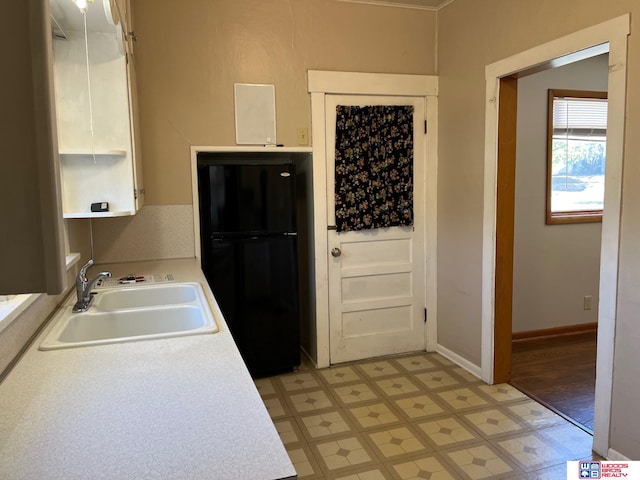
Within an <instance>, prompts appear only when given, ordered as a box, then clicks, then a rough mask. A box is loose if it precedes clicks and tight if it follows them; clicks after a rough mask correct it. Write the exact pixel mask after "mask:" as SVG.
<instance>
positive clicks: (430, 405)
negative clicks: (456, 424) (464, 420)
mask: <svg viewBox="0 0 640 480" xmlns="http://www.w3.org/2000/svg"><path fill="white" fill-rule="evenodd" d="M394 402H395V404H396V406H397V407H398V410H400V411H401V412H402V414H403V415H404V416H405V417H406V418H407V419H408V420H409V421H411V420H415V419H421V418H428V417H433V416H435V415H441V414H443V413H445V410H444V409H443V408H442V407H441V406H440V405H439V404H438V403H436V401H435V400H434V399H433V398H432V397H431V396H430V395H428V394H422V395H416V396H412V397H408V398H400V399H398V400H394Z"/></svg>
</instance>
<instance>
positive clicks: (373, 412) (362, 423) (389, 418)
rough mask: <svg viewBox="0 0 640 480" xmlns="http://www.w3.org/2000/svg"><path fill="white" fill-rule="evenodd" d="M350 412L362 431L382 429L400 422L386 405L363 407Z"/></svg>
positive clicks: (351, 409)
mask: <svg viewBox="0 0 640 480" xmlns="http://www.w3.org/2000/svg"><path fill="white" fill-rule="evenodd" d="M348 411H349V413H350V414H351V415H352V416H353V418H354V420H355V421H356V423H357V425H358V426H359V427H360V428H362V429H368V428H375V427H381V426H384V425H389V424H393V423H398V422H399V418H398V417H397V416H396V414H395V413H394V412H393V411H391V410H390V409H389V407H388V406H387V405H386V404H384V403H375V404H373V405H363V406H362V407H354V408H350V409H348Z"/></svg>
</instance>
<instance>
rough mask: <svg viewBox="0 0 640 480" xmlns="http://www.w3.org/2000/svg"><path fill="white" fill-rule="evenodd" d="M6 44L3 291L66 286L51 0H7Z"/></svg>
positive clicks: (1, 45) (0, 99)
mask: <svg viewBox="0 0 640 480" xmlns="http://www.w3.org/2000/svg"><path fill="white" fill-rule="evenodd" d="M5 3H6V4H5V5H3V16H4V18H5V19H7V21H6V22H5V25H4V26H3V28H2V29H0V52H1V55H2V59H3V62H4V64H5V65H8V66H10V70H11V72H10V74H7V75H3V80H2V82H3V84H2V88H1V89H0V105H2V111H1V113H0V114H1V115H2V117H3V118H2V120H3V121H2V128H1V129H0V145H2V152H1V153H0V157H1V161H0V202H1V207H0V225H1V226H2V227H1V228H2V235H0V239H1V240H0V265H1V269H2V274H1V275H0V293H3V294H9V293H39V292H46V293H50V294H58V293H61V292H62V291H63V290H64V288H65V277H66V275H65V272H66V269H65V265H64V239H63V238H64V237H63V225H62V205H61V200H60V198H61V197H60V177H59V166H58V155H57V152H58V145H57V139H56V131H55V103H54V95H53V67H52V65H53V60H52V57H53V51H52V45H51V26H50V24H49V1H48V0H29V1H20V2H5Z"/></svg>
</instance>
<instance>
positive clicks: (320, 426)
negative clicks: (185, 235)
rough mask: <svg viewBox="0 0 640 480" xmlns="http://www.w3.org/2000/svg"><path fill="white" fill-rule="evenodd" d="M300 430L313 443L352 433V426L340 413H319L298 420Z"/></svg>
mask: <svg viewBox="0 0 640 480" xmlns="http://www.w3.org/2000/svg"><path fill="white" fill-rule="evenodd" d="M298 422H299V423H300V428H301V429H302V431H303V433H304V435H305V436H306V437H307V438H308V439H309V440H311V441H315V440H318V439H321V438H325V437H328V436H331V435H340V434H344V433H347V432H351V431H352V429H351V426H350V425H349V423H347V421H346V419H345V418H344V413H341V412H339V411H337V410H336V411H332V412H324V413H318V414H316V415H308V416H303V417H299V418H298Z"/></svg>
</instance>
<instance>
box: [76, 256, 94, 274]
mask: <svg viewBox="0 0 640 480" xmlns="http://www.w3.org/2000/svg"><path fill="white" fill-rule="evenodd" d="M91 265H93V258H90V259H89V261H88V262H87V263H86V264H85V265H84V266H83V267H82V268H81V269H80V273H79V274H78V275H79V276H80V277H82V278H85V277H86V276H87V270H88V269H89V267H90V266H91Z"/></svg>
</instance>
